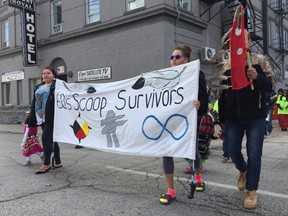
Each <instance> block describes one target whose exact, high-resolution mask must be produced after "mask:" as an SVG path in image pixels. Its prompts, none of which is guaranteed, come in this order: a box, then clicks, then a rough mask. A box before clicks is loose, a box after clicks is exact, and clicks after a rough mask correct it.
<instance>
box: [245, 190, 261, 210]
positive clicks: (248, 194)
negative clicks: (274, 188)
mask: <svg viewBox="0 0 288 216" xmlns="http://www.w3.org/2000/svg"><path fill="white" fill-rule="evenodd" d="M257 199H258V198H257V194H256V191H255V190H254V191H248V190H247V191H245V194H244V208H245V209H255V208H256V207H257V201H258V200H257Z"/></svg>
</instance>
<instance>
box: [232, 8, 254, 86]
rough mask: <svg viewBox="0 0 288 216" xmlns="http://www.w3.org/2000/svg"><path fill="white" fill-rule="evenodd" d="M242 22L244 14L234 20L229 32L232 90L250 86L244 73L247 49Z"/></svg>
mask: <svg viewBox="0 0 288 216" xmlns="http://www.w3.org/2000/svg"><path fill="white" fill-rule="evenodd" d="M241 7H242V8H241V10H242V11H244V9H243V6H241ZM239 18H240V19H241V20H240V19H239ZM244 21H245V20H244V13H242V14H241V13H240V14H238V15H237V17H235V18H234V22H233V25H232V29H231V32H230V55H231V57H230V60H231V82H232V89H234V90H237V89H242V88H244V87H246V86H248V85H249V84H251V82H250V81H249V79H248V78H247V76H246V72H245V65H246V55H247V48H246V45H245V28H244V25H245V23H244Z"/></svg>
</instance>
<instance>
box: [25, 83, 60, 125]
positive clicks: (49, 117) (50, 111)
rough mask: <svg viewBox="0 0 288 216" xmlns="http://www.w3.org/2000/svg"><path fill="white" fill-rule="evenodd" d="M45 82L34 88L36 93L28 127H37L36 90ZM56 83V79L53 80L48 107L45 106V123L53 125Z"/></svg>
mask: <svg viewBox="0 0 288 216" xmlns="http://www.w3.org/2000/svg"><path fill="white" fill-rule="evenodd" d="M43 84H44V83H40V84H38V85H37V86H36V87H35V89H34V94H33V100H32V103H31V108H30V109H31V112H30V120H29V124H28V127H36V126H37V119H36V113H35V100H36V98H35V91H36V90H37V89H38V88H39V86H41V85H43ZM55 84H56V80H53V82H52V84H51V86H50V92H49V96H48V99H47V102H46V108H45V124H46V125H50V126H52V127H53V124H54V103H55V99H54V91H55Z"/></svg>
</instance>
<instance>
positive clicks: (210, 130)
mask: <svg viewBox="0 0 288 216" xmlns="http://www.w3.org/2000/svg"><path fill="white" fill-rule="evenodd" d="M199 134H203V135H207V136H213V134H214V120H213V118H212V117H211V116H210V115H209V114H207V113H206V114H204V115H203V116H202V117H201V119H200V123H199Z"/></svg>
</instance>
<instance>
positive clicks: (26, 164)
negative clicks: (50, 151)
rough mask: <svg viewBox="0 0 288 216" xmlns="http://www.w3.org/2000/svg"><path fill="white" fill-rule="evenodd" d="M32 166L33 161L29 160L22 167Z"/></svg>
mask: <svg viewBox="0 0 288 216" xmlns="http://www.w3.org/2000/svg"><path fill="white" fill-rule="evenodd" d="M31 164H32V163H31V161H30V160H28V161H25V162H24V163H23V164H22V165H23V166H29V165H31Z"/></svg>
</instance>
